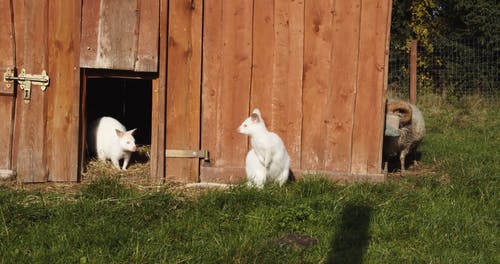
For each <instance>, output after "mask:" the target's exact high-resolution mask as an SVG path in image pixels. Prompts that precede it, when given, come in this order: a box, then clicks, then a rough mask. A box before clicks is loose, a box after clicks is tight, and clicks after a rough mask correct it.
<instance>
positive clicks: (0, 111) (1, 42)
mask: <svg viewBox="0 0 500 264" xmlns="http://www.w3.org/2000/svg"><path fill="white" fill-rule="evenodd" d="M13 11H14V7H13V5H12V2H11V1H8V0H0V25H2V26H1V27H0V50H1V51H2V56H0V74H3V73H4V72H5V71H6V70H7V69H14V67H15V54H14V52H15V43H14V41H15V39H14V37H15V36H14V25H13V22H14V21H13ZM13 92H14V85H7V84H6V83H5V82H3V81H2V82H1V83H0V120H2V121H1V122H0V146H2V149H3V150H2V151H0V169H8V170H10V169H12V156H11V154H12V132H13V130H12V129H13V123H12V122H13V115H12V114H13V111H14V108H13V106H14V97H13Z"/></svg>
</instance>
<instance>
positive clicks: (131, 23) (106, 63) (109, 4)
mask: <svg viewBox="0 0 500 264" xmlns="http://www.w3.org/2000/svg"><path fill="white" fill-rule="evenodd" d="M137 6H138V4H137V0H120V1H112V0H101V8H100V14H99V18H100V19H99V28H98V32H97V34H98V35H97V51H96V52H97V54H96V60H95V61H96V64H95V65H94V68H104V69H120V70H134V65H135V56H136V55H137V42H138V32H139V30H138V26H139V25H138V24H139V23H138V21H139V14H138V12H136V10H137Z"/></svg>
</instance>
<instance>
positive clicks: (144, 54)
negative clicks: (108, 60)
mask: <svg viewBox="0 0 500 264" xmlns="http://www.w3.org/2000/svg"><path fill="white" fill-rule="evenodd" d="M159 5H160V1H159V0H148V1H144V0H142V1H139V9H138V13H139V28H138V33H139V36H138V43H137V56H136V58H135V67H134V69H135V71H139V72H156V71H157V70H158V41H154V38H152V37H151V36H158V30H159V10H160V7H159Z"/></svg>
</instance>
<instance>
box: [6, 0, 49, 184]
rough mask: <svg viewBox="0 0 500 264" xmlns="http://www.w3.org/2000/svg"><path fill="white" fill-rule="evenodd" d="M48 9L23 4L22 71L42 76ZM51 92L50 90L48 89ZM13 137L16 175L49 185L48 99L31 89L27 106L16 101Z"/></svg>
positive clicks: (38, 2) (43, 4) (36, 2)
mask: <svg viewBox="0 0 500 264" xmlns="http://www.w3.org/2000/svg"><path fill="white" fill-rule="evenodd" d="M47 20H48V5H47V1H46V0H43V1H42V0H26V1H24V29H23V31H22V34H21V36H22V37H23V38H24V45H23V50H22V53H23V57H24V61H23V64H22V67H21V68H25V69H26V70H27V71H28V72H31V73H36V74H39V73H41V71H42V70H47V35H48V34H47V29H48V23H47ZM48 89H50V88H48ZM16 105H17V107H16V108H17V109H16V120H17V121H16V126H15V132H14V135H15V137H17V139H15V143H16V145H15V148H17V153H16V155H17V158H16V164H17V168H16V169H17V175H18V178H19V179H21V181H23V182H45V181H47V175H48V171H47V166H46V165H47V160H46V159H47V157H46V144H45V140H46V135H45V132H46V129H45V128H46V118H47V107H46V95H45V93H44V92H42V91H41V90H40V87H38V86H32V93H31V100H30V102H29V103H24V102H23V99H22V96H19V97H17V102H16Z"/></svg>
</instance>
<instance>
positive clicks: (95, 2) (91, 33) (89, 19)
mask: <svg viewBox="0 0 500 264" xmlns="http://www.w3.org/2000/svg"><path fill="white" fill-rule="evenodd" d="M100 9H101V0H82V22H81V23H82V29H81V32H82V33H81V34H82V37H81V42H80V65H81V66H82V67H88V68H94V64H95V60H96V57H97V43H98V40H97V39H98V35H99V30H98V29H99V14H100Z"/></svg>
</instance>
